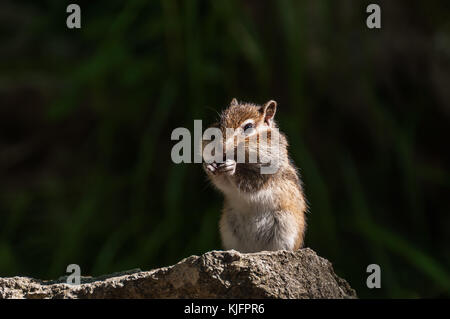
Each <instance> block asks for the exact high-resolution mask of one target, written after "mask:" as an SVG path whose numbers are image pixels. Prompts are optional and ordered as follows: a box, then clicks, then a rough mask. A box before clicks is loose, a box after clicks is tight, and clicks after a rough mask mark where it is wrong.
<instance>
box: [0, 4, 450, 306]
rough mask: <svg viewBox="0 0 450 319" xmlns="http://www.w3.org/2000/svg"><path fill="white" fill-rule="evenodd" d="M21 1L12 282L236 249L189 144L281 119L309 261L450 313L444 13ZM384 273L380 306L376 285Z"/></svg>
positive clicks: (9, 210) (12, 132)
mask: <svg viewBox="0 0 450 319" xmlns="http://www.w3.org/2000/svg"><path fill="white" fill-rule="evenodd" d="M77 3H78V4H80V6H81V9H82V29H81V30H69V29H67V28H66V27H65V19H66V17H67V14H66V12H65V9H66V5H67V3H64V2H63V1H56V0H52V1H50V0H47V1H40V2H35V1H5V2H3V3H2V4H1V5H0V12H1V13H0V23H1V24H2V26H3V28H2V29H3V31H2V36H3V37H4V38H5V40H4V41H2V48H1V50H0V54H1V56H2V59H1V61H0V68H1V72H0V84H1V85H0V187H1V192H0V276H12V275H19V274H20V275H30V276H34V277H40V278H55V277H58V276H60V275H63V274H64V273H65V269H66V266H67V265H68V264H71V263H76V264H79V265H80V266H81V270H82V273H83V274H84V275H100V274H104V273H110V272H114V271H121V270H125V269H132V268H136V267H141V268H142V269H150V268H154V267H159V266H165V265H169V264H172V263H175V262H177V261H178V260H180V259H181V258H184V257H187V256H189V255H191V254H201V253H203V252H205V251H208V250H212V249H220V248H221V247H220V238H219V234H218V226H217V223H218V220H219V215H220V208H221V197H220V194H218V193H217V192H215V191H214V190H213V189H212V187H211V186H209V185H208V183H207V181H206V177H205V176H204V173H203V172H202V169H201V167H200V165H199V164H181V165H175V164H173V163H172V161H171V159H170V150H171V147H172V145H173V144H174V142H172V141H171V140H170V134H171V132H172V130H173V129H174V128H176V127H181V126H182V127H188V128H192V127H193V120H194V119H203V120H204V122H205V123H210V122H211V121H213V120H214V119H215V117H216V116H217V112H218V111H220V110H221V109H222V108H224V107H226V106H227V104H228V103H229V102H230V101H231V99H232V98H233V97H237V98H238V99H239V100H243V101H251V102H256V103H263V102H265V101H267V100H269V99H275V100H277V102H278V105H279V110H278V112H277V119H278V123H279V125H280V127H281V129H282V130H283V131H284V132H285V133H286V134H287V136H288V139H289V141H290V144H291V149H290V152H291V155H292V157H293V159H294V161H295V163H296V164H297V166H299V167H300V171H301V174H302V177H303V180H304V183H305V189H306V194H307V198H308V201H309V205H310V212H309V214H308V224H309V226H308V231H307V235H306V245H307V246H308V247H311V248H313V249H314V250H316V251H317V252H318V253H319V254H320V255H321V256H323V257H326V258H328V259H329V260H331V261H332V262H333V265H334V267H335V270H336V271H337V273H338V274H339V275H341V276H342V277H344V278H346V279H347V280H349V282H350V283H351V285H352V286H353V287H354V288H355V289H356V290H357V291H358V294H359V295H360V296H361V297H368V298H376V297H402V298H411V297H436V296H447V297H448V296H449V293H450V270H449V265H450V256H449V250H448V244H449V243H450V241H449V232H448V230H449V226H450V216H449V214H448V212H449V202H448V193H449V186H450V184H449V181H450V179H449V177H450V176H449V171H448V163H449V160H450V156H449V152H448V141H447V138H448V124H449V116H450V109H449V107H448V106H449V105H450V96H449V94H448V92H447V88H448V87H449V84H450V72H449V70H450V20H449V19H448V14H449V13H450V10H449V8H448V5H447V4H445V2H442V3H439V2H433V3H429V2H419V1H395V3H393V1H391V2H387V1H386V2H384V1H378V2H377V3H380V5H381V7H382V29H381V30H369V29H367V28H366V27H365V18H366V13H365V8H366V5H367V4H368V2H365V1H360V2H354V1H332V0H320V1H293V0H281V1H243V2H240V1H235V0H231V1H228V0H227V1H223V0H218V1H195V0H190V1H175V0H164V1H144V0H129V1H118V0H110V1H95V2H94V1H79V2H77ZM372 263H376V264H379V265H380V266H381V269H382V288H381V289H379V290H369V289H368V288H367V287H366V285H365V282H366V278H367V276H368V274H367V273H366V267H367V266H368V265H369V264H372Z"/></svg>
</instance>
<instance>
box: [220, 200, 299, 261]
mask: <svg viewBox="0 0 450 319" xmlns="http://www.w3.org/2000/svg"><path fill="white" fill-rule="evenodd" d="M220 231H221V236H222V242H223V245H224V247H225V248H226V249H235V250H238V251H240V252H256V251H262V250H280V249H286V250H292V249H293V248H294V246H295V242H296V239H297V237H298V228H297V227H296V220H295V218H294V217H293V216H292V214H291V213H289V212H276V211H269V210H260V211H255V212H251V213H248V212H246V213H243V212H242V211H239V210H238V209H237V208H235V207H228V208H227V209H226V210H225V211H224V213H223V215H222V218H221V222H220Z"/></svg>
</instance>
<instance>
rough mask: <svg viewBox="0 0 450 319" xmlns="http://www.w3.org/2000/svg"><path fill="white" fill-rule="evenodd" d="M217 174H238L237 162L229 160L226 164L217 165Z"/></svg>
mask: <svg viewBox="0 0 450 319" xmlns="http://www.w3.org/2000/svg"><path fill="white" fill-rule="evenodd" d="M216 172H217V173H220V174H226V175H234V173H235V172H236V161H234V160H232V159H227V160H226V161H225V163H221V164H217V168H216Z"/></svg>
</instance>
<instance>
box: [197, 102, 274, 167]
mask: <svg viewBox="0 0 450 319" xmlns="http://www.w3.org/2000/svg"><path fill="white" fill-rule="evenodd" d="M276 110H277V103H276V102H275V101H273V100H271V101H269V102H267V103H265V104H264V105H262V106H260V105H255V104H250V103H239V102H238V101H237V100H236V99H233V100H232V101H231V103H230V106H229V107H228V108H226V109H225V110H224V111H223V112H222V113H221V115H220V118H219V121H218V122H217V123H215V124H214V125H212V126H211V127H210V128H209V129H208V130H210V131H209V132H208V130H207V131H206V132H205V135H206V136H207V137H211V139H210V140H204V141H203V146H204V148H205V149H206V147H207V146H206V144H209V147H211V148H212V147H214V150H212V152H204V153H203V155H204V160H205V162H208V163H213V162H215V163H219V164H221V163H225V162H226V161H227V160H234V161H236V162H237V165H240V164H254V165H253V166H260V165H261V164H262V163H268V162H270V161H271V159H272V158H273V157H274V156H278V155H279V154H277V153H276V152H275V151H274V150H273V148H272V149H270V147H271V146H273V145H274V143H273V140H274V137H275V135H276V137H277V138H278V137H279V133H278V128H277V126H276V124H275V121H274V117H275V113H276ZM211 141H212V142H211ZM277 142H278V141H277ZM278 145H279V143H278ZM217 150H219V151H220V150H221V152H219V153H218V152H217ZM277 151H279V150H277ZM205 153H206V154H205ZM209 154H210V155H211V156H209V157H208V155H209ZM213 158H214V159H213ZM253 168H254V167H253Z"/></svg>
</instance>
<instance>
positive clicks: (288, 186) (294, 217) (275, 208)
mask: <svg viewBox="0 0 450 319" xmlns="http://www.w3.org/2000/svg"><path fill="white" fill-rule="evenodd" d="M276 109H277V103H276V102H275V101H273V100H271V101H269V102H267V103H265V104H264V105H263V106H259V105H255V104H251V103H239V102H238V101H237V100H236V99H233V100H232V101H231V103H230V106H229V107H228V108H227V109H225V110H224V111H223V112H222V113H221V115H220V119H219V121H218V123H216V124H214V125H212V126H211V127H212V128H216V129H218V130H220V132H222V136H223V138H222V139H216V140H213V141H212V142H213V143H219V145H222V146H223V161H220V160H219V161H218V160H217V158H216V157H214V160H212V158H211V157H210V156H205V154H203V161H204V162H203V168H204V170H205V171H206V174H207V176H208V178H209V179H210V181H211V182H212V184H213V185H214V186H215V187H216V188H217V189H218V190H219V191H221V192H222V193H223V195H224V206H223V210H222V215H221V218H220V222H219V228H220V234H221V239H222V243H223V246H224V248H225V249H235V250H237V251H240V252H243V253H249V252H258V251H263V250H296V249H298V248H301V247H302V246H303V238H304V233H305V228H306V220H305V212H306V210H307V204H306V200H305V196H304V194H303V187H302V182H301V180H300V177H299V174H298V173H297V169H296V168H295V166H294V165H293V164H292V162H291V160H290V158H289V155H288V152H287V147H288V142H287V140H286V137H285V136H284V135H283V134H282V133H278V137H279V147H278V151H277V152H271V151H270V150H269V148H267V147H262V145H261V141H262V138H261V137H262V136H263V135H264V134H265V135H267V136H268V140H270V139H271V137H273V136H275V135H274V133H275V131H277V132H278V127H277V125H276V123H275V121H274V116H275V113H276ZM227 129H233V130H234V132H233V134H232V136H226V130H227ZM225 136H226V137H225ZM251 140H253V141H256V145H253V146H248V145H249V144H250V141H251ZM208 143H211V141H209V140H205V139H204V140H203V142H202V146H203V148H204V147H205V146H206V145H207V144H208ZM242 145H244V148H241V149H244V151H245V161H244V162H239V161H237V160H236V159H237V157H236V154H237V150H238V149H239V147H242ZM254 153H258V158H257V161H254V162H251V161H249V158H250V156H251V155H254ZM230 154H231V155H230ZM212 155H214V156H215V154H212ZM262 158H266V159H269V160H273V162H274V163H276V167H277V170H276V171H274V172H273V173H269V174H263V173H262V171H261V168H263V167H264V166H265V164H264V163H262V161H261V159H262ZM219 159H220V158H219Z"/></svg>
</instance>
